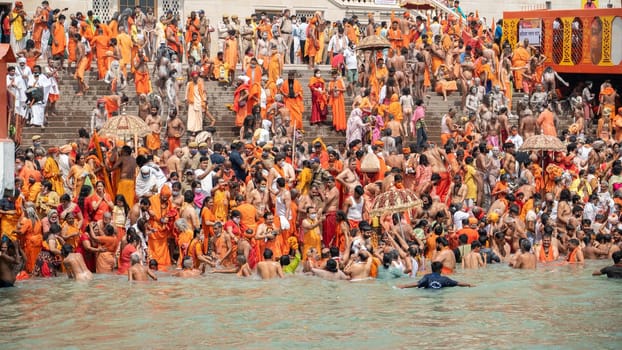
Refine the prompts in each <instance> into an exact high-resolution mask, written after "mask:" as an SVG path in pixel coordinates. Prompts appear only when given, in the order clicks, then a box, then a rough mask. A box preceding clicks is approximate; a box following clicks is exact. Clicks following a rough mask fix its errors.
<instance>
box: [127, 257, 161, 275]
mask: <svg viewBox="0 0 622 350" xmlns="http://www.w3.org/2000/svg"><path fill="white" fill-rule="evenodd" d="M130 262H131V263H132V267H130V269H129V270H127V280H128V281H130V282H131V281H143V282H145V281H149V278H151V279H152V280H154V281H157V280H158V277H156V275H155V274H154V273H153V271H151V270H150V269H148V268H146V267H144V266H143V265H141V264H140V255H138V253H133V254H132V255H131V256H130Z"/></svg>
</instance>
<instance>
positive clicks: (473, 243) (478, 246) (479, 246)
mask: <svg viewBox="0 0 622 350" xmlns="http://www.w3.org/2000/svg"><path fill="white" fill-rule="evenodd" d="M481 247H482V244H481V243H480V242H479V240H475V241H473V242H471V250H473V249H476V248H481Z"/></svg>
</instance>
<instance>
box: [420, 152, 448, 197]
mask: <svg viewBox="0 0 622 350" xmlns="http://www.w3.org/2000/svg"><path fill="white" fill-rule="evenodd" d="M423 154H425V155H426V157H427V158H428V162H429V163H430V167H431V168H432V173H433V174H438V175H439V176H440V180H439V182H438V184H437V185H436V196H438V197H439V198H440V200H441V202H443V201H444V200H445V196H446V195H447V192H448V191H449V185H451V176H450V174H449V171H447V154H446V153H445V151H444V150H443V149H441V148H440V147H435V146H432V147H430V148H428V149H426V150H425V151H424V152H423Z"/></svg>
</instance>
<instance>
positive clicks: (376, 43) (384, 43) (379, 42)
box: [356, 35, 391, 50]
mask: <svg viewBox="0 0 622 350" xmlns="http://www.w3.org/2000/svg"><path fill="white" fill-rule="evenodd" d="M390 47H391V42H390V41H389V40H388V39H386V38H385V37H382V36H380V35H370V36H367V37H365V38H363V39H362V40H361V41H360V42H359V44H358V45H357V46H356V49H357V50H378V49H380V50H382V49H388V48H390Z"/></svg>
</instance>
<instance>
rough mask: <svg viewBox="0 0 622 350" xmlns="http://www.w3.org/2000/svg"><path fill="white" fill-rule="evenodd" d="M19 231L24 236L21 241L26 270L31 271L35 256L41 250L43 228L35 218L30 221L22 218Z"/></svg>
mask: <svg viewBox="0 0 622 350" xmlns="http://www.w3.org/2000/svg"><path fill="white" fill-rule="evenodd" d="M20 224H21V229H20V232H21V234H22V235H23V236H24V237H23V238H22V239H21V241H22V245H23V247H22V248H23V249H24V254H26V256H25V258H26V266H25V269H26V272H28V273H32V271H33V270H34V268H35V263H36V262H37V257H38V256H39V252H41V248H42V247H43V228H42V226H41V221H39V220H37V221H35V222H33V221H31V220H30V219H28V218H25V217H24V218H22V220H21V222H20Z"/></svg>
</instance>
